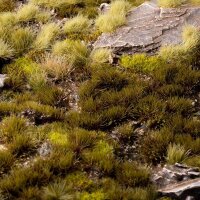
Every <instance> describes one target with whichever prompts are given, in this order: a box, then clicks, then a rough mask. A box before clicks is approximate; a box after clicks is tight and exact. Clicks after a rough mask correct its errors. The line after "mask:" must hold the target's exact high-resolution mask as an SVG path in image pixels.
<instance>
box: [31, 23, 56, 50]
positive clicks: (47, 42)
mask: <svg viewBox="0 0 200 200" xmlns="http://www.w3.org/2000/svg"><path fill="white" fill-rule="evenodd" d="M58 34H59V26H58V25H57V24H55V23H49V24H45V25H43V26H42V27H41V30H40V32H39V33H38V35H37V37H36V39H35V42H34V44H33V47H34V49H35V50H37V51H42V50H45V49H48V48H50V46H51V44H52V42H53V41H54V40H55V38H56V36H57V35H58Z"/></svg>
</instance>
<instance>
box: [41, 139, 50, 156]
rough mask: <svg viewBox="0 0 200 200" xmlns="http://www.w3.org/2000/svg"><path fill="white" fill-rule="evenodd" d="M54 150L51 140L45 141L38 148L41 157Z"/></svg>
mask: <svg viewBox="0 0 200 200" xmlns="http://www.w3.org/2000/svg"><path fill="white" fill-rule="evenodd" d="M51 151H52V147H51V144H50V143H49V142H44V143H43V144H42V145H41V146H40V148H39V149H38V153H39V155H40V156H41V157H45V156H48V155H49V154H50V153H51Z"/></svg>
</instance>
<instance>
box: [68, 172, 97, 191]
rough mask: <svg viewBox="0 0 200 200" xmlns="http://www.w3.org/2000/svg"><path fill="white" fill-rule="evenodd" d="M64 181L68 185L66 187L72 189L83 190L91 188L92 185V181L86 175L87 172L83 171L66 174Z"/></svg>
mask: <svg viewBox="0 0 200 200" xmlns="http://www.w3.org/2000/svg"><path fill="white" fill-rule="evenodd" d="M65 180H66V183H67V184H68V185H69V186H68V187H69V188H70V190H74V191H77V190H78V191H83V190H88V189H92V187H93V186H94V181H93V180H92V179H91V178H89V177H88V174H87V173H85V172H80V171H76V172H72V173H71V174H69V175H67V177H66V179H65Z"/></svg>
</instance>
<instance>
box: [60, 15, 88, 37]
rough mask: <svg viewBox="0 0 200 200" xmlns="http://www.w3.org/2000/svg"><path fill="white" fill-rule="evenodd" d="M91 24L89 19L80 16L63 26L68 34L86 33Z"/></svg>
mask: <svg viewBox="0 0 200 200" xmlns="http://www.w3.org/2000/svg"><path fill="white" fill-rule="evenodd" d="M90 24H91V23H90V20H89V19H88V18H87V17H85V16H83V15H78V16H76V17H74V18H71V19H69V20H68V21H67V22H66V23H65V25H64V26H63V30H64V32H65V33H67V34H73V33H86V32H88V29H89V26H90Z"/></svg>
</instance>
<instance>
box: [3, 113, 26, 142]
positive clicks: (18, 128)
mask: <svg viewBox="0 0 200 200" xmlns="http://www.w3.org/2000/svg"><path fill="white" fill-rule="evenodd" d="M27 122H28V121H27V120H26V119H23V118H21V117H17V116H10V117H5V118H4V119H3V120H2V121H1V124H0V126H1V136H3V137H6V139H7V140H8V141H10V140H13V139H14V138H15V136H16V135H19V134H22V133H24V131H25V130H26V128H27V125H28V124H27Z"/></svg>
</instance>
